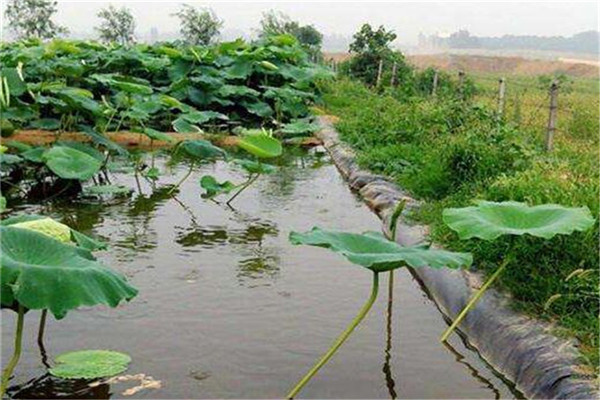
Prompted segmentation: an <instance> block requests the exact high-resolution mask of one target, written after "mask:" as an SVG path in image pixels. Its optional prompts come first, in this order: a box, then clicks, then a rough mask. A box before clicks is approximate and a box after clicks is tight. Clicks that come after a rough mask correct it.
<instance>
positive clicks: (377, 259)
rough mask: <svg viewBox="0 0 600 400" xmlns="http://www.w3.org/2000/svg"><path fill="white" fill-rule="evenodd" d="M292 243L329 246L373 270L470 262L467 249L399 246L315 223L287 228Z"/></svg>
mask: <svg viewBox="0 0 600 400" xmlns="http://www.w3.org/2000/svg"><path fill="white" fill-rule="evenodd" d="M289 239H290V242H291V243H292V244H307V245H311V246H319V247H324V248H327V249H331V250H333V251H335V252H337V253H340V254H341V255H343V256H344V257H346V258H347V259H348V260H349V261H350V262H352V263H354V264H358V265H361V266H363V267H365V268H368V269H370V270H372V271H375V272H383V271H390V270H393V269H396V268H400V267H403V266H406V265H408V266H411V267H414V268H418V267H426V266H428V267H433V268H442V267H448V268H459V267H462V266H465V267H466V266H470V265H471V263H472V262H473V256H472V255H471V254H470V253H454V252H450V251H446V250H438V249H431V248H426V247H423V246H411V247H403V246H400V245H399V244H397V243H395V242H392V241H390V240H388V239H386V238H385V237H384V236H383V235H381V234H378V233H375V232H366V233H363V234H357V233H348V232H338V231H325V230H322V229H321V228H318V227H315V228H313V229H312V230H311V231H308V232H305V233H299V232H291V233H290V237H289Z"/></svg>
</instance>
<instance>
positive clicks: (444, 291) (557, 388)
mask: <svg viewBox="0 0 600 400" xmlns="http://www.w3.org/2000/svg"><path fill="white" fill-rule="evenodd" d="M319 122H320V124H321V127H322V129H321V131H319V132H317V133H316V134H315V135H316V136H317V137H318V138H319V139H321V140H322V141H323V145H324V147H325V148H326V149H327V151H328V152H329V153H330V155H331V158H332V159H333V161H334V163H335V164H336V166H337V168H338V170H339V171H340V173H341V174H342V176H344V178H346V179H347V180H348V183H349V185H350V187H351V188H352V189H353V190H355V191H358V193H359V194H360V195H361V196H362V198H363V200H364V201H365V202H366V203H367V205H368V206H369V207H370V208H371V209H372V210H373V211H374V212H375V213H376V214H377V216H378V217H379V218H380V219H381V220H382V223H383V231H384V233H386V234H389V232H388V229H389V221H390V218H391V216H392V213H393V211H394V207H395V204H396V203H397V202H398V201H400V200H403V199H404V200H406V202H407V203H406V204H407V207H406V208H405V212H407V211H410V209H411V208H414V207H418V202H417V201H415V200H414V199H412V198H411V197H410V196H409V195H408V194H407V192H406V191H404V190H402V189H401V188H399V187H398V186H397V185H395V184H393V183H391V182H389V181H388V180H386V178H385V177H382V176H379V175H374V174H372V173H370V172H367V171H363V170H361V169H360V168H359V167H358V164H357V163H356V161H355V155H354V152H353V151H352V149H350V147H349V146H347V145H346V144H345V143H342V142H341V141H340V140H339V135H338V133H337V132H336V130H335V128H334V127H333V124H332V122H331V120H330V118H328V117H320V118H319ZM426 239H427V227H425V226H419V225H412V226H410V225H407V224H406V223H405V221H403V220H402V218H400V219H399V220H398V227H397V241H398V242H399V243H400V244H402V245H409V244H417V243H421V242H424V241H425V240H426ZM411 271H412V272H413V275H415V276H416V277H417V278H418V279H419V280H420V281H421V283H422V285H423V286H424V287H425V288H426V289H427V291H428V292H429V294H430V296H431V298H432V299H433V300H434V301H435V302H436V304H437V306H438V308H439V309H440V311H441V312H442V313H443V314H445V315H446V316H447V317H449V318H451V317H454V316H456V315H457V314H458V313H459V312H460V310H462V309H463V308H464V307H465V305H466V303H467V302H468V300H469V299H470V298H471V296H472V295H473V294H474V293H475V291H476V290H477V289H478V288H479V286H480V285H481V283H482V282H483V280H482V276H481V275H480V274H478V273H474V272H470V271H465V270H450V269H446V268H444V269H432V268H428V267H425V268H418V269H411ZM459 330H460V332H461V334H462V335H464V338H465V339H466V340H467V342H468V344H469V345H470V346H472V347H474V348H475V349H476V350H477V351H478V353H479V354H480V356H481V357H482V358H483V359H484V360H486V361H487V362H488V363H489V364H490V365H491V366H492V367H493V368H494V369H496V370H497V371H498V372H499V373H501V374H502V375H504V376H505V377H506V378H507V379H508V380H510V381H511V382H513V383H514V385H515V387H516V388H517V390H519V391H521V392H522V393H523V394H524V395H525V396H526V397H528V398H532V399H597V398H598V395H599V393H598V387H597V384H596V383H595V382H594V381H593V380H592V379H591V378H589V377H585V376H582V375H581V374H580V373H578V372H577V371H578V366H580V364H581V363H580V362H579V359H580V356H581V355H580V353H579V351H578V350H577V348H576V347H575V345H574V343H573V342H572V341H569V340H566V339H560V338H557V337H556V336H553V335H552V334H551V333H550V330H551V327H550V325H549V324H546V323H544V322H542V321H539V320H535V319H533V318H531V317H528V316H525V315H524V314H520V313H517V312H515V311H513V310H511V309H510V307H509V299H508V297H507V296H506V295H503V294H501V293H500V292H498V291H496V290H494V289H490V290H487V291H486V292H485V294H484V295H483V297H482V298H481V300H480V301H479V302H478V303H477V305H476V306H475V307H474V308H473V309H471V311H470V312H469V313H468V314H467V316H466V318H465V319H464V320H463V321H462V322H461V324H460V325H459ZM440 334H441V332H440ZM440 346H441V344H440Z"/></svg>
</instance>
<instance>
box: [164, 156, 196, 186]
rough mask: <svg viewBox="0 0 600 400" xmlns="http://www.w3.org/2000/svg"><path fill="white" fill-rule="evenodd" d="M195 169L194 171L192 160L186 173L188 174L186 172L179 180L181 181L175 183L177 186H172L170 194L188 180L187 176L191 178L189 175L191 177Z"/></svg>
mask: <svg viewBox="0 0 600 400" xmlns="http://www.w3.org/2000/svg"><path fill="white" fill-rule="evenodd" d="M193 171H194V162H193V161H192V162H191V163H190V169H189V170H188V172H187V173H186V174H185V175H184V176H183V177H182V178H181V179H180V180H179V182H177V183H176V184H175V186H173V187H172V188H171V189H170V190H169V192H168V194H171V193H173V192H174V191H175V190H176V189H177V188H178V187H179V186H181V185H182V184H183V182H185V181H186V180H187V178H189V177H190V175H191V174H192V172H193Z"/></svg>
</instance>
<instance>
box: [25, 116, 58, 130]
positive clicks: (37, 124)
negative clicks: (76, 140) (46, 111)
mask: <svg viewBox="0 0 600 400" xmlns="http://www.w3.org/2000/svg"><path fill="white" fill-rule="evenodd" d="M31 127H32V128H35V129H45V130H49V131H55V130H57V129H59V128H60V121H59V120H58V119H56V118H41V119H36V120H35V121H31Z"/></svg>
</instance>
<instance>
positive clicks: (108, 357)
mask: <svg viewBox="0 0 600 400" xmlns="http://www.w3.org/2000/svg"><path fill="white" fill-rule="evenodd" d="M55 361H56V364H57V365H56V366H55V367H53V368H50V370H49V372H50V374H52V375H54V376H56V377H59V378H64V379H98V378H105V377H108V376H113V375H117V374H120V373H121V372H123V371H125V370H126V369H127V366H128V365H129V363H130V362H131V357H129V356H128V355H127V354H123V353H119V352H116V351H110V350H80V351H72V352H69V353H63V354H60V355H59V356H58V357H56V359H55Z"/></svg>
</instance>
